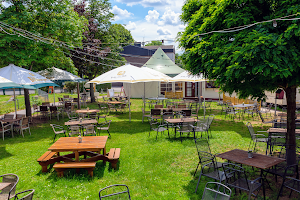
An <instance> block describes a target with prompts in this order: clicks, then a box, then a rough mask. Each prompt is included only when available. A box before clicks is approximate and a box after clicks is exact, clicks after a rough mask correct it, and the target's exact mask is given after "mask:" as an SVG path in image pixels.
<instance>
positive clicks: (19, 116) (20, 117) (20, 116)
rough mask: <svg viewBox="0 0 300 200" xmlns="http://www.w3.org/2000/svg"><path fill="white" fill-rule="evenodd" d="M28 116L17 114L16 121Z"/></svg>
mask: <svg viewBox="0 0 300 200" xmlns="http://www.w3.org/2000/svg"><path fill="white" fill-rule="evenodd" d="M25 116H26V115H25V114H17V115H16V119H22V118H24V117H25Z"/></svg>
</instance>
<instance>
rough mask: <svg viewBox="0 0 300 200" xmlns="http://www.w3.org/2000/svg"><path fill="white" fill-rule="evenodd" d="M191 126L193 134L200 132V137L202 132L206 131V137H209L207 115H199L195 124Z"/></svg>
mask: <svg viewBox="0 0 300 200" xmlns="http://www.w3.org/2000/svg"><path fill="white" fill-rule="evenodd" d="M192 127H193V132H194V135H196V132H197V133H198V132H201V138H202V133H203V132H204V133H207V138H208V139H209V134H208V129H209V117H205V118H204V117H199V118H198V121H197V122H196V125H195V126H192Z"/></svg>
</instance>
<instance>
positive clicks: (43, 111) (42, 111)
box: [40, 105, 49, 119]
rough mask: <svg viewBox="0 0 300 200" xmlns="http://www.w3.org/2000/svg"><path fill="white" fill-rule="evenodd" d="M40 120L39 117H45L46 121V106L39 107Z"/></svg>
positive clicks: (47, 112)
mask: <svg viewBox="0 0 300 200" xmlns="http://www.w3.org/2000/svg"><path fill="white" fill-rule="evenodd" d="M40 113H41V115H40V119H41V116H43V117H45V118H46V119H47V118H48V114H49V111H48V106H45V105H43V106H40Z"/></svg>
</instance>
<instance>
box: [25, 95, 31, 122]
mask: <svg viewBox="0 0 300 200" xmlns="http://www.w3.org/2000/svg"><path fill="white" fill-rule="evenodd" d="M24 98H25V107H26V117H31V106H30V99H29V90H28V89H24Z"/></svg>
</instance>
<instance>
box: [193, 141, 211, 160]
mask: <svg viewBox="0 0 300 200" xmlns="http://www.w3.org/2000/svg"><path fill="white" fill-rule="evenodd" d="M195 145H196V148H197V152H201V151H204V152H208V153H211V150H210V146H209V142H208V140H207V139H206V138H196V139H195ZM198 156H200V155H198ZM199 159H200V158H199Z"/></svg>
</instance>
